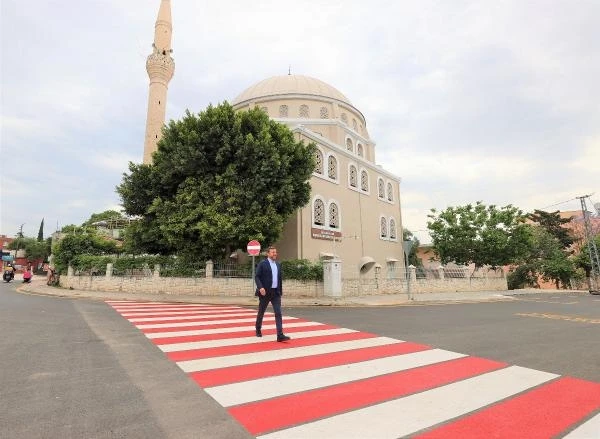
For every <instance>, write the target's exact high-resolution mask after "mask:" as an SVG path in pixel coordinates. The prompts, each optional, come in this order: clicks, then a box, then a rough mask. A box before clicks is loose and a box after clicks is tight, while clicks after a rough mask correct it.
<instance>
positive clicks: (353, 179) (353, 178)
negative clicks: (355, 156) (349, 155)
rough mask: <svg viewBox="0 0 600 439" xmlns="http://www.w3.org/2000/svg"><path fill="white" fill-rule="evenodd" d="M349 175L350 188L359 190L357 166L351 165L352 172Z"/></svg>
mask: <svg viewBox="0 0 600 439" xmlns="http://www.w3.org/2000/svg"><path fill="white" fill-rule="evenodd" d="M348 174H349V178H348V179H349V183H350V186H351V187H355V188H358V170H357V169H356V166H354V165H350V171H349V172H348Z"/></svg>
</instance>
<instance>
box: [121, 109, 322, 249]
mask: <svg viewBox="0 0 600 439" xmlns="http://www.w3.org/2000/svg"><path fill="white" fill-rule="evenodd" d="M315 151H316V147H315V145H314V144H309V145H305V144H304V143H303V142H298V141H296V140H295V139H294V135H293V133H292V132H291V131H290V130H289V129H288V128H287V127H286V126H284V125H282V124H279V123H277V122H274V121H272V120H270V119H269V117H268V116H267V115H266V114H265V113H264V112H262V111H261V110H260V109H253V110H250V111H240V112H235V111H234V110H233V108H232V107H231V105H229V104H228V103H223V104H221V105H218V106H216V107H213V106H212V105H211V106H209V107H208V108H207V109H206V110H205V111H203V112H201V113H199V114H198V115H194V114H191V113H190V112H189V111H188V112H187V113H186V115H185V116H184V118H183V119H181V120H179V121H171V122H170V123H169V125H168V126H166V127H165V128H164V129H163V137H162V139H161V140H160V142H159V143H158V150H157V152H155V153H154V156H153V163H152V164H133V163H130V164H129V173H126V174H124V175H123V181H122V183H121V184H120V185H119V186H118V187H117V192H118V193H119V195H120V196H121V199H122V205H123V207H124V209H125V213H126V214H128V215H132V216H140V217H142V219H141V220H140V221H138V222H136V223H135V224H133V225H132V226H131V227H129V228H128V232H127V237H128V239H130V241H131V242H132V243H134V246H135V247H137V248H138V250H140V251H147V252H156V251H160V252H161V253H165V254H172V253H177V254H182V255H184V254H187V255H193V256H195V257H198V258H204V257H205V258H218V257H223V256H225V255H226V254H228V253H229V252H230V251H232V250H234V249H238V248H244V247H245V245H246V243H247V242H248V240H250V239H258V240H260V241H261V242H263V243H264V244H265V245H268V244H271V243H273V242H275V241H276V240H277V239H278V238H279V237H280V235H281V232H282V230H283V225H284V224H285V222H286V220H287V219H288V218H289V216H290V215H291V214H292V213H293V212H295V211H296V209H298V208H299V207H301V206H304V205H305V204H306V203H307V202H308V200H309V197H310V184H309V182H308V180H309V178H310V176H311V174H312V172H313V170H314V167H315V161H314V155H315Z"/></svg>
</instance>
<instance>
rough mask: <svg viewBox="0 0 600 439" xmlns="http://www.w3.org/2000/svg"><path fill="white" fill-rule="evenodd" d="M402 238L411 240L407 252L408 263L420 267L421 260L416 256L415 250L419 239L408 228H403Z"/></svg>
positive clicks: (421, 264)
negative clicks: (410, 245) (408, 251)
mask: <svg viewBox="0 0 600 439" xmlns="http://www.w3.org/2000/svg"><path fill="white" fill-rule="evenodd" d="M402 239H403V240H404V241H412V242H413V245H412V247H411V249H410V253H409V254H408V265H413V266H415V267H422V266H423V261H421V259H420V258H419V257H418V256H417V250H418V249H419V245H420V244H421V243H420V242H419V239H418V238H417V237H416V236H415V235H414V234H413V232H411V231H410V230H408V229H404V230H403V231H402Z"/></svg>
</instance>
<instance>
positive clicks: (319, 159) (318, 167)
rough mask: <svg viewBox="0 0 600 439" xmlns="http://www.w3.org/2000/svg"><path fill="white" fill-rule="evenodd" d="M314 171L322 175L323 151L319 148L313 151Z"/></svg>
mask: <svg viewBox="0 0 600 439" xmlns="http://www.w3.org/2000/svg"><path fill="white" fill-rule="evenodd" d="M315 172H316V173H317V174H321V175H323V153H322V152H321V150H320V149H317V152H315Z"/></svg>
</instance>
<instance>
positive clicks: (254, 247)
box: [246, 240, 260, 256]
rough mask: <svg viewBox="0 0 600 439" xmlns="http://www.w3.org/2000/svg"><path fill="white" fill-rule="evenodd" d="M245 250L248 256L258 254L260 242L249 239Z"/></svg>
mask: <svg viewBox="0 0 600 439" xmlns="http://www.w3.org/2000/svg"><path fill="white" fill-rule="evenodd" d="M246 250H248V254H249V255H250V256H258V254H259V253H260V242H258V241H256V240H252V241H250V242H249V243H248V246H247V247H246Z"/></svg>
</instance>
